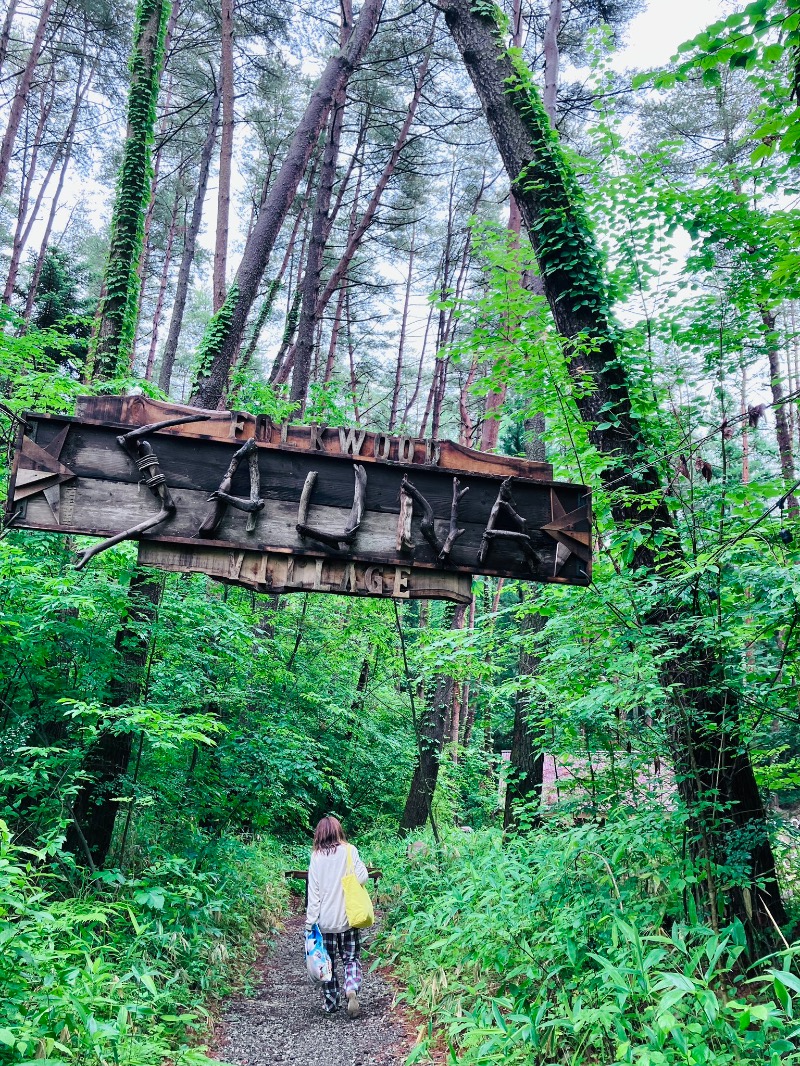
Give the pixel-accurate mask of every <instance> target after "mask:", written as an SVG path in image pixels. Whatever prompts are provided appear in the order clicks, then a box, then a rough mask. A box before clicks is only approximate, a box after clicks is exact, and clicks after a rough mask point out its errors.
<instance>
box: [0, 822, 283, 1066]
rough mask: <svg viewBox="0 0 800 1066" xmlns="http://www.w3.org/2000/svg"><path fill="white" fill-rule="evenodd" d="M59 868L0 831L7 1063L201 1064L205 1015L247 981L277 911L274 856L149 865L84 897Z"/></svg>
mask: <svg viewBox="0 0 800 1066" xmlns="http://www.w3.org/2000/svg"><path fill="white" fill-rule="evenodd" d="M57 857H58V856H56V858H57ZM51 859H52V857H49V856H47V855H46V854H44V853H43V852H38V853H37V852H34V851H32V850H30V849H22V848H19V847H16V846H14V845H13V844H12V843H11V841H10V836H9V833H8V830H7V828H6V826H5V824H4V823H2V822H0V945H2V947H1V948H0V988H2V989H3V996H2V999H0V1063H11V1062H26V1063H33V1062H40V1061H42V1060H47V1062H48V1063H49V1064H54V1066H55V1064H58V1063H69V1064H78V1063H93V1062H97V1063H107V1062H114V1063H115V1064H119V1066H124V1064H131V1066H133V1064H137V1066H138V1064H151V1063H152V1064H157V1063H158V1064H160V1063H162V1062H163V1061H164V1060H165V1059H167V1058H169V1060H170V1061H171V1062H174V1063H200V1062H205V1061H206V1056H205V1055H204V1053H203V1051H202V1049H201V1048H200V1047H198V1046H196V1045H198V1044H199V1043H200V1042H201V1039H202V1037H201V1035H200V1033H199V1032H198V1031H200V1030H202V1029H203V1028H204V1026H205V1025H206V1022H207V1019H208V1013H207V1010H206V1007H205V1006H204V1004H205V1001H206V1000H207V999H208V998H209V997H211V996H213V997H218V996H221V995H223V994H224V993H225V992H227V991H230V989H231V987H232V985H233V984H234V983H236V982H237V981H240V980H241V979H242V977H243V976H244V973H245V965H246V962H247V960H248V959H250V958H252V955H253V951H254V948H253V936H252V934H253V930H254V929H255V928H256V927H257V926H259V925H261V926H262V928H263V927H264V923H266V924H267V925H269V923H270V922H271V921H272V920H275V919H276V918H277V916H278V914H279V913H280V911H281V909H282V907H283V904H284V900H285V891H286V890H285V887H284V883H283V878H282V877H281V876H280V873H279V869H280V866H279V856H278V853H277V851H276V849H275V848H274V847H273V846H272V845H271V844H270V845H263V844H261V845H251V846H246V845H243V844H241V843H239V842H237V841H233V840H223V841H221V842H219V843H217V844H215V845H214V847H213V849H210V850H208V851H207V852H206V853H205V854H204V855H203V856H202V862H200V861H198V859H199V856H198V858H196V859H194V860H190V859H186V858H176V857H174V856H169V855H163V856H157V855H152V856H151V861H150V864H149V866H148V867H147V868H146V869H145V870H144V871H143V872H142V873H141V874H140V875H139V876H137V877H135V878H127V877H125V875H124V874H122V873H121V872H119V871H113V870H109V871H104V872H103V873H101V874H99V875H96V876H95V877H94V878H93V879H92V880H91V881H90V882H89V884H88V885H87V886H86V888H85V890H84V891H83V892H82V893H79V894H78V895H77V896H76V895H72V894H71V892H72V891H73V890H72V888H71V886H70V884H69V883H68V882H67V881H66V879H65V877H64V876H63V875H62V874H61V873H60V872H56V870H55V867H54V866H52V865H50V860H51Z"/></svg>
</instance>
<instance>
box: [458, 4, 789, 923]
mask: <svg viewBox="0 0 800 1066" xmlns="http://www.w3.org/2000/svg"><path fill="white" fill-rule="evenodd" d="M442 7H443V8H444V11H445V19H446V22H447V25H448V28H449V30H450V33H451V35H452V37H453V39H454V41H455V43H456V45H457V47H458V49H459V51H460V53H461V55H462V58H463V59H464V62H465V65H466V67H467V71H468V73H469V75H470V78H471V79H472V82H473V85H474V86H475V89H476V92H477V94H478V97H479V98H480V100H481V104H482V107H483V111H484V114H485V116H486V119H487V122H488V124H489V128H490V130H491V132H492V135H493V137H494V139H495V142H496V144H497V146H498V149H499V151H500V154H501V156H502V158H503V162H504V165H505V168H506V171H507V172H508V175H509V177H510V179H511V185H512V191H513V193H514V195H515V197H516V199H517V202H518V204H519V207H520V211H521V213H522V217H523V221H524V223H525V226H526V228H527V230H528V233H529V235H530V239H531V243H532V245H533V248H534V251H535V253H536V257H537V260H538V263H539V269H540V273H541V276H542V282H543V287H544V292H545V296H546V297H547V300H548V303H549V305H550V309H551V312H552V315H553V319H554V322H555V325H556V328H557V330H558V332H559V333H560V334H561V336H562V337H563V338H564V353H565V358H566V361H567V366H568V368H569V371H570V373H571V375H573V377H574V378H575V379H576V381H583V380H585V378H586V377H587V376H588V377H590V378H591V380H592V381H593V385H594V388H593V389H591V390H588V389H586V388H585V387H582V388H580V389H577V390H576V392H575V403H576V405H577V408H578V411H579V413H580V416H581V418H582V419H583V421H584V422H586V423H587V424H589V426H590V428H589V439H590V440H591V442H592V444H593V445H594V446H595V447H596V448H597V450H598V451H599V452H600V453H601V454H602V455H603V456H605V457H606V460H607V465H606V468H605V470H604V473H603V479H604V482H605V485H606V487H607V489H608V490H609V491H610V492H611V493H612V495H611V501H612V512H613V515H614V518H615V521H616V522H617V523H619V524H625V523H628V524H633V525H635V526H637V527H644V528H645V532H646V535H645V537H644V538H643V543H642V545H641V546H640V547H639V549H638V550H637V551H636V553H635V555H634V558H633V563H632V565H633V567H634V568H635V569H638V568H642V569H643V572H650V573H652V572H655V573H656V574H657V575H659V576H663V577H668V576H669V572H670V569H671V568H672V567H673V566H675V565H680V563H681V560H682V554H681V548H680V545H679V543H678V541H677V536H676V534H675V532H674V530H673V526H672V521H671V516H670V513H669V511H668V509H667V507H666V505H665V503H664V493H663V490H662V486H661V482H660V477H659V475H658V472H657V470H656V469H655V468H654V466H653V465H652V463H651V462H649V461H648V459H647V456H648V441H647V436H646V434H645V433H644V431H643V428H642V426H641V424H640V423H639V421H638V419H637V418H636V416H635V415H634V413H633V410H632V404H631V398H630V391H629V383H628V379H627V375H626V371H625V367H624V364H623V361H622V358H621V356H620V353H619V352H618V350H617V347H616V344H615V339H614V331H613V327H612V324H611V320H610V307H609V299H608V294H607V288H606V284H605V278H604V276H603V270H602V266H601V258H600V255H599V252H598V250H597V246H596V244H595V241H594V238H593V235H592V233H591V230H590V227H589V223H588V220H587V219H586V215H585V211H584V209H583V206H582V198H581V195H580V190H579V188H578V186H577V183H576V182H575V179H574V176H573V175H572V173H571V171H570V169H569V167H568V165H567V163H566V161H565V159H564V157H563V154H562V152H561V150H560V148H559V145H558V142H557V139H556V137H555V134H554V133H553V132H552V128H551V126H550V123H549V121H548V119H547V115H546V114H545V112H544V109H543V107H542V105H541V102H540V100H539V97H538V93H537V91H536V89H535V87H534V85H533V83H532V81H531V79H530V75H529V72H528V71H527V68H525V67H524V64H522V63H521V61H520V60H519V58H518V57H515V56H513V55H512V56H509V54H508V53H507V52H506V51H505V50H504V48H503V46H502V42H501V40H500V38H499V35H498V28H497V25H496V23H495V21H494V18H493V17H491V16H489V15H487V14H484V13H478V12H476V11H475V10H474V9H473V7H472V6H471V3H470V0H443V3H442ZM599 425H602V426H603V427H604V428H602V429H600V428H598V426H599ZM648 528H649V534H648V533H647V530H648ZM655 533H662V535H663V534H666V537H667V540H666V542H665V544H666V546H665V547H664V548H662V550H661V553H660V554H659V555H658V556H656V554H655V551H654V549H653V547H652V543H653V542H652V539H651V538H652V535H653V534H655ZM690 614H691V611H690V609H687V608H683V607H681V606H675V605H671V606H670V607H665V608H661V609H658V610H655V611H654V612H653V615H652V616H651V617H650V618H649V619H648V621H649V623H650V624H652V625H654V626H660V625H664V624H668V623H671V622H674V621H681V622H683V623H685V622H686V621H687V620H688V617H689V615H690ZM664 640H665V645H666V646H665V651H666V650H667V649H669V654H668V655H667V656H666V658H665V665H664V667H663V669H662V677H663V680H664V682H665V684H666V685H667V686H668V687H669V690H670V691H671V692H673V693H675V699H674V703H676V704H678V706H677V708H676V712H675V714H674V715H673V717H672V720H671V722H670V728H669V731H668V732H669V739H670V744H671V749H672V757H673V761H674V764H675V769H676V779H677V783H678V787H679V790H680V793H681V796H682V798H683V800H684V802H685V804H686V805H687V808H688V810H689V811H690V814H691V818H692V825H691V835H692V842H691V843H692V846H693V851H694V854H695V856H696V857H697V858H698V860H702V858H703V856H704V855H708V856H710V858H711V861H712V863H713V862H725V861H726V859H727V858H728V857H729V856H730V854H731V851H732V850H735V849H737V848H745V849H746V850H747V851H748V852H749V857H750V875H751V897H752V907H751V906H750V904H749V902H748V898H747V893H746V892H745V891H744V890H742V889H738V888H736V889H732V890H730V891H729V893H728V897H727V900H726V908H727V912H728V916H733V915H736V916H737V917H739V918H741V919H742V920H743V921H744V922H745V924H747V925H748V926H749V928H751V929H752V928H753V927H754V926H760V927H762V928H763V929H765V930H767V931H768V930H770V929H771V918H770V915H768V914H767V913H766V910H767V909H768V910H769V912H770V914H771V916H772V918H774V919H775V920H776V921H777V922H782V921H784V920H785V918H786V914H785V911H784V908H783V904H782V900H781V896H780V889H779V886H778V880H777V875H776V870H775V862H774V857H773V854H772V849H771V845H770V842H769V837H768V833H767V826H766V817H765V811H764V806H763V803H762V800H761V797H760V794H759V790H758V786H757V783H756V780H755V775H754V772H753V767H752V763H751V760H750V757H749V754H748V752H747V750H746V747H745V745H744V743H743V741H742V737H741V734H740V730H739V726H738V719H739V716H738V712H737V694H736V691H735V689H734V687H733V686H732V685H731V684H730V683H729V681H728V680H727V677H726V665H727V664H726V663H725V662H724V661H723V660H722V657H721V655H720V654H719V653H717V652H716V651H715V650H714V649H712V648H710V647H708V646H707V645H705V644H703V643H702V642H701V641H700V640H693V639H692V638H691V637H689V639H686V638H683V639H682V640H681V642H680V645H679V646H678V643H677V638H674V637H670V636H666V637H665V638H664ZM712 796H713V797H714V798H715V801H716V802H715V804H714V805H713V808H710V807H709V805H708V802H707V801H708V799H709V797H712ZM755 882H761V883H762V885H763V888H762V889H758V888H756V887H755ZM712 896H713V893H712V892H710V893H709V899H708V900H707V902H708V905H709V909H710V910H712V911H713V909H714V906H715V900H714V899H713V898H711V897H712ZM712 918H713V919H714V920H715V919H716V915H712Z"/></svg>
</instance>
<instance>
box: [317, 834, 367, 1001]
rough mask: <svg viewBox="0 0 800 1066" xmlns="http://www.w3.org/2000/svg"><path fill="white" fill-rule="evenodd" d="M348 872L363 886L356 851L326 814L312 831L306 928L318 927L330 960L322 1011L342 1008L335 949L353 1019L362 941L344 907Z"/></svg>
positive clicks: (362, 870) (364, 877) (362, 871)
mask: <svg viewBox="0 0 800 1066" xmlns="http://www.w3.org/2000/svg"><path fill="white" fill-rule="evenodd" d="M348 871H350V872H353V871H355V875H356V877H357V879H358V882H359V884H362V885H363V884H364V882H365V881H366V880H367V877H368V876H369V875H368V874H367V868H366V866H365V865H364V863H363V862H362V861H361V859H360V858H359V855H358V850H357V849H356V848H354V847H353V845H352V844H348V842H347V841H346V840H345V836H344V832H343V830H342V825H341V822H340V821H339V819H338V818H334V817H333V816H332V815H327V816H326V817H325V818H322V819H321V820H320V822H319V825H318V826H317V828H316V830H315V832H314V847H313V849H312V852H311V862H310V864H309V867H308V907H307V909H306V929H310V928H311V926H312V925H314V924H315V923H316V924H317V925H318V926H319V930H320V932H321V933H322V939H323V941H324V943H325V950H326V951H327V952H328V954H329V955H330V957H331V966H332V975H331V980H330V981H326V982H325V983H324V984H323V986H322V992H323V995H324V997H325V1001H324V1005H323V1009H324V1010H325V1012H326V1013H327V1014H332V1013H333V1012H334V1011H336V1010H338V1009H339V1007H340V1006H341V1003H340V1000H339V981H338V978H337V976H336V955H337V950H338V954H339V955H340V956H341V959H342V963H343V964H344V994H345V997H346V999H347V1013H348V1014H349V1015H350V1017H351V1018H355V1017H357V1016H358V1014H359V1012H360V1010H361V1008H360V1006H359V1002H358V993H359V992H360V991H361V960H360V955H361V938H360V935H359V930H358V929H351V928H350V923H349V922H348V920H347V911H346V909H345V905H344V891H343V889H342V878H343V877H344V875H345V873H346V872H348Z"/></svg>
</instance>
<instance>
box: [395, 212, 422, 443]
mask: <svg viewBox="0 0 800 1066" xmlns="http://www.w3.org/2000/svg"><path fill="white" fill-rule="evenodd" d="M415 240H416V230H415V228H414V227H413V226H412V228H411V244H410V246H409V249H408V274H407V276H406V291H405V296H404V298H403V317H402V319H401V321H400V340H399V341H398V343H397V366H396V367H395V371H394V388H393V389H392V409H391V411H390V412H389V432H390V433H391V432H392V430H393V429H394V427H395V423H396V422H397V412H398V408H399V405H400V386H401V385H402V382H403V355H404V349H405V343H406V330H407V328H408V305H409V303H410V301H411V279H412V276H413V273H414V243H415Z"/></svg>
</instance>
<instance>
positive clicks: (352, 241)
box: [316, 17, 436, 318]
mask: <svg viewBox="0 0 800 1066" xmlns="http://www.w3.org/2000/svg"><path fill="white" fill-rule="evenodd" d="M435 26H436V18H435V17H434V20H433V25H432V26H431V32H430V34H429V36H428V43H427V47H426V49H425V54H424V56H423V57H422V61H421V63H420V65H419V67H418V68H417V72H416V78H415V85H414V93H413V95H412V97H411V101H410V103H409V105H408V110H407V111H406V117H405V120H404V121H403V125H402V126H401V127H400V132H399V133H398V135H397V139H396V140H395V142H394V146H393V147H392V150H391V152H390V153H389V158H388V159H387V161H386V165H385V166H384V168H383V172H382V173H381V176H380V178H379V179H378V182H377V184H376V186H375V188H374V190H373V192H372V196H371V197H370V198H369V201H368V203H367V206H366V208H365V209H364V214H363V215H362V216H361V220H360V221H359V223H358V225H357V226H356V227H355V229H354V230H353V231H352V233H351V235H350V237H349V238H348V241H347V246H346V247H345V250H344V252H342V255H341V258H340V259H339V262H338V263H337V264H336V266H335V267H334V269H333V272H332V274H331V276H330V278H329V279H328V282H327V284H326V285H325V288H324V290H323V292H322V296H321V297H320V299H319V305H318V307H317V311H316V314H317V317H318V318H321V317H322V315H323V313H324V311H325V308H326V307H327V306H328V304H329V303H330V301H331V297H332V296H333V294H334V293H335V292H336V290H337V289H338V288H339V285H340V284H341V282H342V280H343V278H344V276H345V274H346V273H347V271H348V269H349V267H350V263H351V262H352V261H353V256H354V255H355V254H356V252H357V251H358V249H359V248H360V247H361V242H362V241H363V240H364V236H365V234H366V232H367V230H368V229H369V228H370V226H371V225H372V223H373V222H374V221H375V212H376V211H377V210H378V207H379V205H380V202H381V198H382V196H383V194H384V192H385V191H386V186H387V185H388V184H389V180H390V179H391V177H392V174H394V172H395V168H396V167H397V162H398V160H399V158H400V153H401V152H402V151H403V148H404V147H405V144H406V142H407V140H408V135H409V133H410V132H411V125H412V123H413V121H414V116H415V115H416V113H417V108H418V107H419V101H420V97H421V95H422V87H423V84H424V82H425V78H426V76H427V73H428V65H429V63H430V59H431V50H432V41H433V31H434V28H435Z"/></svg>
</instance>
